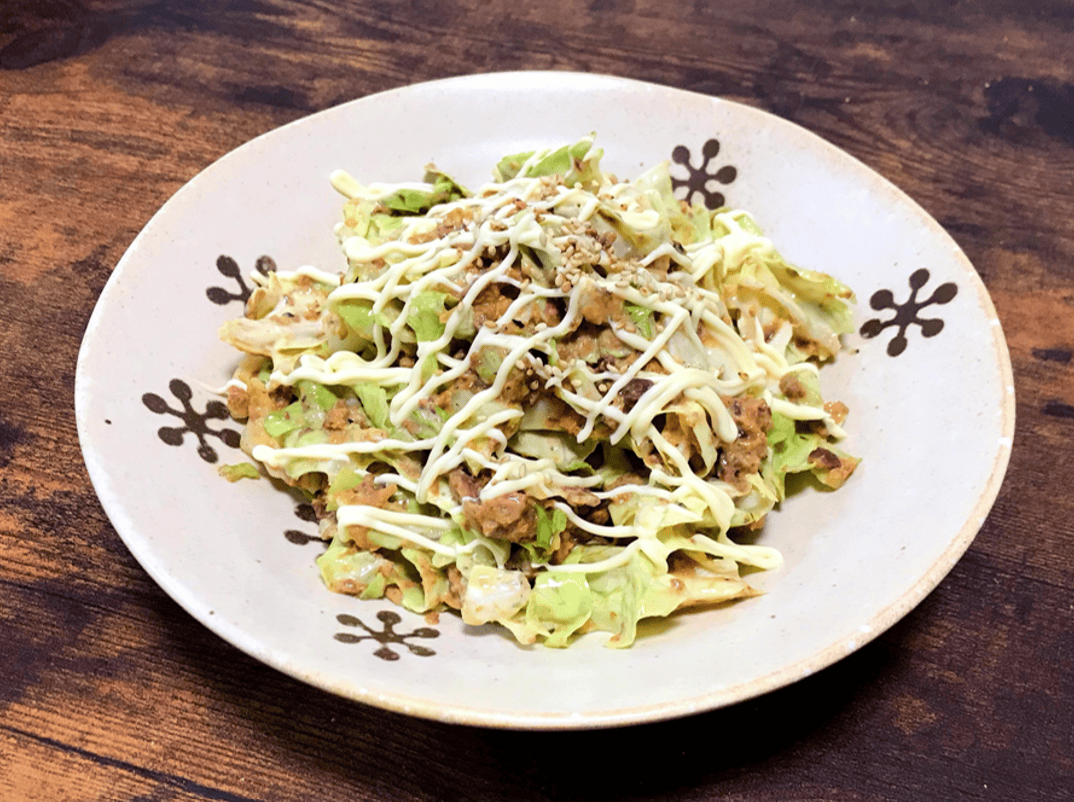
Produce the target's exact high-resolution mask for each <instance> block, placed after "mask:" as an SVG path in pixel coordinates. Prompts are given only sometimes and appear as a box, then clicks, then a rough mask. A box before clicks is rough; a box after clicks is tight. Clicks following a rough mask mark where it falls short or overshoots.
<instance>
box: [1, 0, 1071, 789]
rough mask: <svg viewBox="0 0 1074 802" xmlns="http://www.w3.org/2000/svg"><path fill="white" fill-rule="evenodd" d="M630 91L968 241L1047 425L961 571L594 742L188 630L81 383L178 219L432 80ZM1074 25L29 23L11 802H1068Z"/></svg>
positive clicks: (1025, 407) (611, 11)
mask: <svg viewBox="0 0 1074 802" xmlns="http://www.w3.org/2000/svg"><path fill="white" fill-rule="evenodd" d="M507 69H555V70H580V71H591V72H602V73H613V74H618V75H624V76H629V77H634V78H640V79H644V80H649V81H654V82H658V83H662V84H667V85H671V86H677V87H682V88H685V89H691V90H695V91H699V92H704V93H708V94H712V95H720V96H723V97H727V98H730V99H732V100H736V101H740V102H743V103H746V104H749V105H752V106H756V107H759V108H763V109H766V110H769V111H772V112H775V113H776V114H779V115H781V116H783V117H785V118H786V119H789V120H792V121H794V122H796V123H799V124H801V125H803V126H805V127H806V128H808V129H810V130H812V131H814V132H816V133H818V134H820V135H821V136H823V137H825V138H827V139H828V140H830V141H831V142H833V143H835V144H836V145H838V146H839V147H841V148H844V149H845V150H847V151H849V152H850V153H852V154H853V155H855V156H857V157H858V158H859V159H861V160H862V161H864V162H865V163H866V164H867V165H869V166H870V167H872V168H874V169H875V170H877V171H879V172H880V173H881V174H883V175H884V176H886V177H887V178H889V179H891V180H892V181H894V182H895V183H896V184H897V185H899V186H900V187H901V188H903V189H904V190H906V191H907V192H908V193H909V194H910V195H911V196H912V197H914V198H915V199H916V200H917V201H918V202H919V203H921V204H922V205H923V206H924V207H925V209H926V210H927V211H928V212H929V213H930V214H932V215H933V216H934V217H936V218H937V220H939V222H940V223H941V224H942V225H944V226H945V227H946V228H947V230H948V231H950V232H951V234H952V235H953V236H954V237H955V238H956V240H957V241H958V242H959V244H960V245H961V246H962V248H963V249H964V250H965V251H966V253H967V254H968V256H969V257H970V259H971V261H972V262H973V263H974V265H975V266H976V267H977V269H978V270H979V272H980V274H981V276H982V278H983V279H984V282H985V284H986V285H987V287H988V289H989V291H990V292H991V294H992V298H993V300H994V302H995V305H996V307H997V310H998V312H999V316H1000V318H1001V320H1002V322H1003V326H1004V330H1005V332H1006V335H1007V338H1008V342H1009V345H1010V351H1011V357H1012V360H1013V363H1014V369H1015V376H1016V382H1017V400H1018V410H1017V414H1018V431H1017V436H1016V439H1015V445H1014V451H1013V455H1012V458H1011V464H1010V471H1009V473H1008V476H1007V479H1006V481H1005V483H1004V485H1003V488H1002V490H1001V492H1000V495H999V498H998V500H997V502H996V504H995V507H994V509H993V511H992V514H991V516H990V517H989V518H988V520H987V522H986V523H985V525H984V528H983V529H982V530H981V532H980V534H979V536H978V537H977V539H976V541H975V542H974V544H973V545H972V547H971V548H970V550H969V551H968V553H967V554H966V556H965V557H964V558H963V559H962V561H961V562H959V564H958V565H957V566H956V567H955V569H954V571H953V572H952V573H951V574H950V575H949V576H948V578H947V579H946V580H945V581H944V582H943V583H942V584H941V585H940V586H939V588H938V589H937V590H936V591H934V592H933V593H932V594H931V595H930V596H929V597H928V598H927V599H926V600H925V601H924V603H922V604H921V605H920V606H919V607H918V608H917V609H916V610H914V611H913V612H912V613H911V614H910V615H909V616H907V617H906V618H905V619H904V620H903V621H901V622H900V623H899V624H897V625H896V626H895V627H894V628H892V629H891V630H890V631H888V632H886V633H885V634H884V635H882V636H881V637H879V638H878V639H876V640H875V641H874V642H872V643H870V644H869V645H868V646H866V647H865V648H863V649H861V650H860V651H858V652H857V653H855V654H853V655H851V656H849V657H847V658H846V659H844V660H842V661H841V662H839V663H837V664H836V665H834V666H832V667H831V668H829V669H827V670H825V671H822V672H820V673H819V674H817V675H815V676H812V677H810V678H808V679H806V680H803V681H801V682H799V683H797V684H795V685H793V686H790V687H788V688H785V689H783V690H780V691H778V692H775V693H771V694H768V695H766V696H763V697H761V698H759V699H756V700H754V701H750V702H747V703H744V704H740V705H737V706H734V707H731V708H729V709H724V710H718V711H715V712H712V713H708V714H704V715H698V716H694V717H691V718H687V719H683V720H679V721H672V722H667V723H661V724H652V725H646V726H639V727H629V728H624V729H617V730H609V731H596V732H574V733H520V732H501V731H486V730H481V729H472V728H466V727H458V726H448V725H440V724H435V723H430V722H426V721H419V720H411V719H407V718H404V717H402V716H399V715H396V714H391V713H386V712H382V711H379V710H377V709H374V708H370V707H365V706H362V705H358V704H354V703H350V702H346V701H342V700H340V699H337V698H335V697H332V696H329V695H327V694H325V693H322V692H320V691H318V690H315V689H312V688H310V687H307V686H305V685H302V684H300V683H298V682H296V681H294V680H291V679H289V678H288V677H285V676H283V675H282V674H279V673H277V672H275V671H273V670H271V669H269V668H266V667H264V666H262V665H261V664H260V663H257V662H255V661H254V660H252V659H251V658H249V657H247V656H245V655H244V654H241V653H240V652H238V651H237V650H236V649H234V648H232V647H231V646H229V645H228V644H227V643H225V642H224V641H222V640H220V639H219V638H217V637H216V636H215V635H213V634H211V633H210V632H209V631H208V630H206V629H204V628H203V627H202V626H201V625H200V624H198V623H196V622H195V621H194V620H193V619H192V618H190V617H189V616H188V615H187V614H186V613H184V612H183V611H182V610H181V609H180V608H179V607H177V606H176V605H175V604H174V603H173V602H172V601H171V600H170V599H169V598H168V597H167V596H165V595H164V593H163V592H162V591H161V590H159V589H158V588H157V586H156V585H155V584H154V583H153V582H152V580H150V578H149V577H148V576H147V575H146V574H145V572H144V571H143V570H142V569H141V568H140V567H139V565H138V564H137V563H136V562H135V561H134V559H133V558H132V557H131V555H130V554H129V553H128V551H127V550H126V548H125V547H124V545H123V543H122V542H121V541H120V539H119V538H118V536H117V535H116V533H115V531H114V530H113V528H112V526H111V525H110V523H109V521H108V519H107V517H106V516H105V514H104V512H103V510H102V509H101V507H100V505H99V503H98V501H97V498H96V496H95V494H94V491H93V488H92V487H91V485H90V482H89V479H88V477H87V474H86V471H85V469H84V466H83V462H82V458H81V454H80V451H79V448H78V440H77V434H76V431H75V423H74V414H73V403H74V402H73V384H74V372H75V360H76V356H77V352H78V348H79V343H80V340H81V337H82V333H83V330H84V328H85V326H86V323H87V320H88V318H89V315H90V312H91V311H92V309H93V306H94V303H95V301H96V299H97V297H98V295H99V294H100V292H101V289H102V288H103V286H104V283H105V281H106V280H107V279H108V276H109V274H110V271H111V270H112V268H113V267H114V265H115V264H116V262H117V261H118V260H119V258H120V256H121V255H122V254H123V252H124V250H125V249H126V248H127V246H128V245H129V244H130V243H131V241H132V240H133V238H134V237H135V235H136V234H137V233H138V231H139V230H140V229H141V227H142V226H143V225H144V224H145V223H146V222H147V221H148V220H149V218H150V217H151V216H152V214H153V213H154V212H155V211H156V210H157V209H158V208H159V207H160V206H161V204H163V203H164V202H165V201H166V200H167V199H168V197H169V196H171V194H172V193H174V192H175V191H176V190H177V189H179V188H180V187H181V186H182V185H183V184H184V183H185V182H186V181H187V180H189V179H190V178H192V177H193V176H194V175H195V174H196V173H197V172H199V171H200V170H201V169H203V168H204V167H206V166H207V165H208V164H210V163H211V162H212V161H213V160H215V159H216V158H218V157H219V156H221V155H223V154H224V153H226V152H228V151H229V150H231V149H232V148H234V147H236V146H238V145H240V144H242V143H243V142H245V141H246V140H248V139H250V138H251V137H253V136H256V135H257V134H260V133H263V132H265V131H268V130H270V129H272V128H274V127H276V126H278V125H280V124H282V123H285V122H288V121H290V120H294V119H296V118H298V117H301V116H304V115H306V114H308V113H310V112H313V111H317V110H320V109H324V108H327V107H329V106H332V105H334V104H337V103H340V102H343V101H346V100H350V99H353V98H356V97H361V96H364V95H368V94H371V93H373V92H377V91H380V90H385V89H390V88H393V87H398V86H403V85H405V84H409V83H412V82H416V81H421V80H427V79H433V78H440V77H445V76H450V75H459V74H467V73H476V72H487V71H493V70H507ZM1072 221H1074V5H1072V4H1071V3H1069V2H1060V1H1059V0H1018V1H1015V0H979V2H971V1H969V0H967V1H966V2H954V3H948V2H933V0H899V2H894V1H890V2H876V3H862V2H851V1H850V0H845V1H844V0H806V1H805V2H791V0H758V2H743V1H742V0H733V1H731V2H719V3H716V2H713V3H706V2H702V1H701V0H694V2H673V0H652V1H651V2H644V1H643V0H636V1H635V0H590V2H588V3H573V2H566V0H560V1H559V2H550V3H533V4H527V3H518V2H505V1H504V0H491V1H490V2H477V0H463V1H455V2H452V1H446V2H434V0H413V2H395V1H393V0H382V1H381V2H379V3H369V2H362V3H345V2H329V0H234V1H233V2H229V0H215V1H212V2H211V1H210V0H191V2H164V0H152V1H149V0H99V1H93V2H91V1H88V0H87V1H85V2H81V1H80V0H3V2H2V4H0V304H2V311H3V314H2V315H0V799H2V800H97V799H116V800H145V801H148V800H154V802H165V801H166V800H167V801H169V802H170V801H171V800H236V801H238V800H314V799H316V800H335V799H339V800H344V799H346V800H351V799H356V800H546V799H557V800H559V799H563V800H620V799H656V800H669V801H670V800H700V799H717V798H718V799H726V800H743V801H744V800H766V801H771V802H775V801H776V800H780V802H786V800H855V801H857V800H954V799H957V800H976V799H982V800H983V799H988V800H1068V799H1072V798H1074V711H1072V707H1074V634H1072V626H1071V624H1072V615H1074V572H1072V570H1071V562H1072V554H1074V523H1072V522H1074V223H1072Z"/></svg>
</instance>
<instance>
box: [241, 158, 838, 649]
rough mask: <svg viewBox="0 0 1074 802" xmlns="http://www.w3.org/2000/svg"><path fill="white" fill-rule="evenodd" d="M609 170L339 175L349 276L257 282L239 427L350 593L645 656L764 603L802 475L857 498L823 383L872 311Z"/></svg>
mask: <svg viewBox="0 0 1074 802" xmlns="http://www.w3.org/2000/svg"><path fill="white" fill-rule="evenodd" d="M602 155H603V154H602V151H601V150H600V149H598V148H595V147H594V145H593V138H592V137H586V138H583V139H582V140H580V141H579V142H577V143H574V144H572V145H568V146H564V147H562V148H559V149H556V150H548V151H534V152H530V153H520V154H515V155H512V156H507V157H505V158H504V159H503V160H502V161H501V162H500V163H499V164H498V165H496V167H495V169H494V172H493V175H494V181H493V182H492V183H489V184H487V185H485V186H482V187H479V188H478V189H477V190H475V191H472V192H471V191H470V190H468V189H466V188H465V187H463V186H462V185H460V184H459V183H458V182H456V181H455V180H454V179H452V178H451V177H450V176H448V175H446V174H445V173H442V172H440V171H439V170H437V169H436V168H434V167H431V166H430V167H429V168H428V169H427V172H426V176H425V181H424V182H419V183H415V184H405V185H371V186H368V187H367V186H363V185H362V184H360V183H359V182H358V181H356V180H355V179H354V178H352V177H351V176H349V175H347V174H345V173H342V172H338V173H336V174H334V175H333V177H332V182H333V184H334V186H335V187H336V188H337V190H339V191H340V192H341V193H342V194H343V195H344V196H346V198H347V201H346V204H345V205H344V210H343V220H342V222H340V223H339V224H338V226H337V228H336V234H337V236H338V239H339V242H340V247H341V249H342V251H343V253H344V254H345V255H346V256H347V268H346V270H345V271H344V273H343V274H342V275H340V276H339V277H338V279H337V278H335V277H331V276H326V275H325V274H323V273H321V272H319V271H316V270H312V269H300V270H297V271H294V272H287V273H285V272H277V273H272V274H269V275H267V276H262V275H260V274H258V275H255V276H254V277H253V278H254V280H255V281H256V282H257V289H256V290H255V292H254V294H253V295H252V296H251V298H250V301H249V302H248V304H247V312H246V316H245V317H244V318H242V319H241V320H237V321H232V322H230V323H228V324H225V326H224V327H223V328H222V329H221V336H222V337H223V338H224V339H225V340H226V341H228V342H230V343H231V344H232V345H234V346H235V347H237V348H239V349H240V350H242V351H243V352H245V353H246V354H247V355H248V356H247V358H246V359H245V360H244V361H243V363H242V366H241V367H240V368H239V370H238V371H237V372H236V378H237V379H238V380H239V381H237V382H233V383H232V385H231V386H232V389H231V390H230V391H229V393H230V395H229V406H230V408H231V410H232V412H233V413H234V414H235V415H236V416H237V417H239V418H245V419H246V427H245V431H244V434H243V438H242V446H243V448H244V449H245V450H246V451H247V453H248V454H249V455H250V456H251V457H252V458H253V459H254V460H255V461H256V462H258V463H259V464H260V465H261V466H262V467H263V468H264V470H266V471H267V472H268V473H269V474H270V475H272V476H274V477H276V478H278V479H281V480H283V481H284V482H286V483H288V484H290V485H292V486H294V487H295V488H297V489H298V490H299V491H300V492H302V493H303V494H304V495H305V496H306V498H308V499H310V500H311V501H312V502H313V503H314V506H315V508H316V509H317V510H318V511H319V512H320V515H321V519H320V528H321V534H322V536H323V537H324V538H325V539H326V540H328V541H329V542H330V545H329V547H328V550H327V551H326V552H325V553H324V554H323V555H322V556H321V557H320V558H319V560H318V563H319V564H320V567H321V571H322V574H323V577H324V581H325V583H326V584H327V586H328V587H329V588H330V589H332V590H334V591H337V592H341V593H349V594H354V595H357V596H360V597H362V598H380V597H387V598H389V599H391V600H392V601H394V602H396V603H398V604H400V605H402V606H404V607H406V608H407V609H409V610H412V611H414V612H418V613H427V612H434V611H442V610H450V609H454V610H458V611H459V612H460V614H461V616H462V619H463V621H465V622H466V623H467V624H472V625H481V624H487V623H496V624H500V625H502V626H504V627H505V628H506V629H507V630H509V631H510V632H511V633H512V635H513V636H514V637H515V638H516V639H517V640H518V641H519V642H521V643H533V642H541V643H544V644H545V645H547V646H556V647H561V646H567V645H568V644H570V643H571V642H572V641H573V640H574V639H575V638H576V637H577V636H578V635H580V634H582V633H585V632H589V631H593V630H599V631H604V632H607V633H610V635H609V637H608V639H607V641H606V642H607V644H608V645H610V646H616V647H622V646H629V645H630V644H631V643H633V641H634V639H635V637H636V634H637V626H638V622H639V621H640V620H642V619H643V618H646V617H654V616H667V615H669V614H671V613H672V612H673V611H675V610H677V609H680V608H682V607H686V606H690V605H698V604H715V603H720V602H724V601H727V600H730V599H738V598H745V597H748V596H751V595H754V594H755V593H756V591H755V590H754V589H753V588H751V587H750V585H749V584H748V583H747V582H746V580H745V579H744V577H743V574H744V569H748V570H754V569H772V568H776V567H778V566H779V564H780V556H779V554H778V552H776V551H775V550H774V549H771V548H769V547H766V546H763V545H757V544H754V543H752V542H739V540H741V539H740V538H739V539H736V533H737V532H738V531H739V530H740V529H743V528H752V529H755V528H757V527H759V526H760V525H761V524H762V522H763V520H764V518H765V516H766V515H767V514H768V512H770V511H771V510H772V509H773V508H774V507H775V506H776V505H777V504H779V502H780V501H781V500H782V499H783V498H784V496H785V492H786V477H787V476H789V475H791V474H795V473H803V472H810V473H812V474H813V475H814V476H816V478H817V479H818V480H819V481H820V482H822V483H824V484H826V485H828V486H829V487H833V488H835V487H839V486H840V485H841V484H842V483H843V482H845V481H846V480H847V478H848V477H849V476H850V474H851V473H852V472H853V470H854V468H855V466H856V465H857V460H856V459H854V458H853V457H850V456H848V455H847V454H845V453H844V452H843V451H842V450H840V449H839V448H838V447H837V446H836V445H835V443H836V442H837V441H839V440H841V439H842V438H843V437H844V436H845V433H844V432H843V430H842V428H841V424H842V423H843V420H844V418H845V416H846V413H847V409H846V407H845V406H843V405H842V404H840V403H825V402H824V400H823V398H822V396H821V392H820V384H819V381H818V366H819V365H820V364H822V363H824V362H825V361H828V360H830V359H832V358H834V357H835V355H836V354H837V352H838V351H839V349H840V335H841V334H844V333H846V332H848V331H851V330H852V321H851V317H850V314H851V313H850V307H849V305H848V303H847V302H848V300H850V299H851V298H852V297H853V296H852V294H851V291H850V290H849V289H848V288H847V287H845V286H843V285H842V284H840V283H839V282H838V281H837V280H836V279H834V278H832V277H831V276H828V275H825V274H823V273H820V272H816V271H812V270H806V269H803V268H799V267H795V266H793V265H790V264H788V263H787V262H786V261H785V260H784V259H783V258H782V257H781V256H780V255H779V253H778V252H777V251H776V249H775V246H774V245H773V244H772V242H771V241H769V240H768V239H767V238H765V237H764V235H763V234H762V233H761V231H760V229H759V227H758V226H757V224H756V223H755V222H754V221H753V219H752V218H751V217H750V216H749V215H748V214H746V213H745V212H742V211H736V210H730V209H718V210H715V211H710V210H707V209H704V208H702V207H699V206H689V205H687V204H685V203H682V202H680V201H678V200H677V199H676V198H675V197H674V196H673V194H672V183H671V180H670V176H669V174H668V167H667V164H666V163H663V164H659V165H656V166H655V167H653V168H652V169H650V170H649V171H648V172H646V173H645V174H644V175H642V176H641V177H640V178H639V179H637V180H636V181H634V182H624V181H619V180H617V179H616V178H614V177H613V176H610V175H608V174H606V173H604V172H602V171H601V169H600V160H601V157H602ZM242 388H245V389H242ZM251 467H252V466H251ZM235 474H236V475H247V473H245V472H243V473H239V472H238V471H236V472H235Z"/></svg>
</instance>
